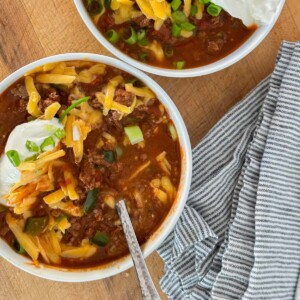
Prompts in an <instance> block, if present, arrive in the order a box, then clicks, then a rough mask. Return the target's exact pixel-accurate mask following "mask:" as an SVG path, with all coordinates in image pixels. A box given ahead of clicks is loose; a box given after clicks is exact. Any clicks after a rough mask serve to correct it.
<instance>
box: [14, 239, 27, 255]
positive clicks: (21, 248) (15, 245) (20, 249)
mask: <svg viewBox="0 0 300 300" xmlns="http://www.w3.org/2000/svg"><path fill="white" fill-rule="evenodd" d="M13 246H14V248H15V249H16V251H17V252H18V253H19V254H25V253H26V250H25V249H24V248H23V247H22V246H21V244H20V243H19V242H18V241H17V240H15V241H14V243H13Z"/></svg>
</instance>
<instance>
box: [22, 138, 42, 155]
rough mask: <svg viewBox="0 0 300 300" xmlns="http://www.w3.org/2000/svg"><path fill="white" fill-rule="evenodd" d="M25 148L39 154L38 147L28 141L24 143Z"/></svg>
mask: <svg viewBox="0 0 300 300" xmlns="http://www.w3.org/2000/svg"><path fill="white" fill-rule="evenodd" d="M25 146H26V148H27V150H28V151H30V152H39V150H40V148H39V146H38V145H37V144H36V143H35V142H32V141H29V140H27V141H26V144H25Z"/></svg>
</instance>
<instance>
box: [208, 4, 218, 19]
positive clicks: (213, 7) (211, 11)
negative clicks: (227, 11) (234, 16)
mask: <svg viewBox="0 0 300 300" xmlns="http://www.w3.org/2000/svg"><path fill="white" fill-rule="evenodd" d="M221 11H222V7H220V6H219V5H216V4H213V3H211V4H209V6H208V7H207V13H208V14H210V15H211V16H212V17H217V16H218V15H219V14H220V12H221Z"/></svg>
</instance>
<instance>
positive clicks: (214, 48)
mask: <svg viewBox="0 0 300 300" xmlns="http://www.w3.org/2000/svg"><path fill="white" fill-rule="evenodd" d="M223 45H224V40H223V39H216V40H208V41H207V52H208V53H209V54H217V53H219V52H220V51H221V50H222V48H223Z"/></svg>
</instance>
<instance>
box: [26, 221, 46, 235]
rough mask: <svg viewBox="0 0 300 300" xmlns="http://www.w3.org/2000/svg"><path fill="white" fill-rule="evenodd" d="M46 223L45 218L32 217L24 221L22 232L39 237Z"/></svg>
mask: <svg viewBox="0 0 300 300" xmlns="http://www.w3.org/2000/svg"><path fill="white" fill-rule="evenodd" d="M47 223H48V218H47V217H37V218H36V217H32V218H28V219H27V220H26V224H25V227H24V232H25V233H28V234H31V235H39V234H41V233H42V232H43V231H44V229H45V228H46V226H47Z"/></svg>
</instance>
